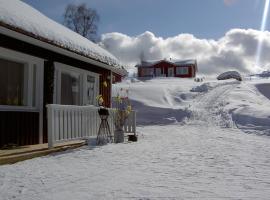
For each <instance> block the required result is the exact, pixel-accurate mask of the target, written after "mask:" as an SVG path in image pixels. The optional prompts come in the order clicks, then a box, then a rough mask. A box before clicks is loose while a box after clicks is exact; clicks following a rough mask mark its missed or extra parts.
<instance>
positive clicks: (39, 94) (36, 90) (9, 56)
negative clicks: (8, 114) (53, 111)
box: [0, 47, 44, 112]
mask: <svg viewBox="0 0 270 200" xmlns="http://www.w3.org/2000/svg"><path fill="white" fill-rule="evenodd" d="M0 59H5V60H8V61H11V62H17V63H22V64H23V65H24V67H27V70H26V69H24V84H25V83H27V86H26V87H24V92H23V93H24V94H23V98H24V100H26V102H27V103H26V105H23V106H16V105H0V111H26V112H40V110H41V109H42V108H43V72H44V68H43V66H44V60H43V59H40V58H37V57H34V56H31V55H28V54H24V53H21V52H17V51H13V50H9V49H5V48H3V47H0ZM34 67H35V68H36V69H35V70H34ZM34 71H35V72H36V74H34ZM34 76H36V77H35V78H34ZM34 80H35V83H34ZM33 95H34V98H33ZM34 99H35V101H34V102H35V105H33V100H34Z"/></svg>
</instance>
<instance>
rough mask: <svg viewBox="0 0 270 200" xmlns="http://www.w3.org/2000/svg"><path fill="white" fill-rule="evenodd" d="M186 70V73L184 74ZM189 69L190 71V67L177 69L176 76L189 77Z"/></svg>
mask: <svg viewBox="0 0 270 200" xmlns="http://www.w3.org/2000/svg"><path fill="white" fill-rule="evenodd" d="M184 69H185V70H186V73H183V71H184ZM188 69H189V67H176V74H177V75H188V74H189V72H188Z"/></svg>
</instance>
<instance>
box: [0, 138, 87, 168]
mask: <svg viewBox="0 0 270 200" xmlns="http://www.w3.org/2000/svg"><path fill="white" fill-rule="evenodd" d="M83 145H85V140H76V141H69V142H64V143H59V144H55V146H54V148H53V149H49V148H48V143H44V144H35V145H27V146H19V147H14V148H10V149H2V150H0V165H5V164H13V163H16V162H19V161H23V160H27V159H32V158H35V157H40V156H46V155H48V154H51V153H56V152H60V151H65V150H68V149H75V148H78V147H81V146H83Z"/></svg>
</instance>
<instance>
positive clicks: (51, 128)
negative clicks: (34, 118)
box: [47, 105, 54, 149]
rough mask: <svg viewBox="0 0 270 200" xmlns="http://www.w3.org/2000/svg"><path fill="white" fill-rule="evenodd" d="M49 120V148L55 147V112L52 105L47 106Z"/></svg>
mask: <svg viewBox="0 0 270 200" xmlns="http://www.w3.org/2000/svg"><path fill="white" fill-rule="evenodd" d="M47 113H48V114H47V119H48V148H49V149H51V148H53V146H54V111H53V109H52V106H51V105H47Z"/></svg>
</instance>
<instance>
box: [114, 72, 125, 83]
mask: <svg viewBox="0 0 270 200" xmlns="http://www.w3.org/2000/svg"><path fill="white" fill-rule="evenodd" d="M122 78H123V77H122V76H121V75H119V74H116V73H112V79H113V80H112V83H113V84H114V83H119V82H121V81H122Z"/></svg>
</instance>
